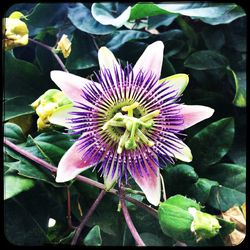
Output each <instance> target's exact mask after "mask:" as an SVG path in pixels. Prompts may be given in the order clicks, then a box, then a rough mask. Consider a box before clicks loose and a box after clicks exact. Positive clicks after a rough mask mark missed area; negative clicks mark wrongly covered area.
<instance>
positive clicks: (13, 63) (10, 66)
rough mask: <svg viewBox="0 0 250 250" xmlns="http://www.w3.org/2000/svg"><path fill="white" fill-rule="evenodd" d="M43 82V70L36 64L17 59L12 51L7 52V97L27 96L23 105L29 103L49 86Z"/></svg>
mask: <svg viewBox="0 0 250 250" xmlns="http://www.w3.org/2000/svg"><path fill="white" fill-rule="evenodd" d="M42 83H43V81H42V75H41V72H40V71H39V70H38V68H37V67H36V66H35V65H34V64H32V63H30V62H27V61H24V60H20V59H16V58H15V57H14V55H13V54H12V53H11V52H6V53H5V97H6V98H11V97H17V96H22V95H23V96H27V97H26V103H24V102H23V105H29V104H30V102H31V100H32V99H31V98H32V97H33V98H34V97H36V96H39V94H40V95H41V94H42V93H43V90H45V89H46V87H47V86H48V85H46V84H42Z"/></svg>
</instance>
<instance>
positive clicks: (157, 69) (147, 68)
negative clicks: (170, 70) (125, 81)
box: [133, 41, 164, 78]
mask: <svg viewBox="0 0 250 250" xmlns="http://www.w3.org/2000/svg"><path fill="white" fill-rule="evenodd" d="M163 50H164V44H163V42H162V41H156V42H154V43H152V44H150V45H148V47H147V48H146V49H145V51H144V52H143V53H142V55H141V57H140V58H139V59H138V61H137V62H136V64H135V66H134V68H133V72H134V74H135V75H137V74H138V73H139V72H140V70H142V71H143V72H148V73H150V72H152V73H153V74H154V75H155V76H156V77H158V78H160V75H161V68H162V62H163Z"/></svg>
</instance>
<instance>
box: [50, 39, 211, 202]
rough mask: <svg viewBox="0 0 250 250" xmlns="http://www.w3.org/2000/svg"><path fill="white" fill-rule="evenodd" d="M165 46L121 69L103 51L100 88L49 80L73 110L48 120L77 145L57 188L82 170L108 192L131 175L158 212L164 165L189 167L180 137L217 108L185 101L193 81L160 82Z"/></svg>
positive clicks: (64, 76) (58, 75)
mask: <svg viewBox="0 0 250 250" xmlns="http://www.w3.org/2000/svg"><path fill="white" fill-rule="evenodd" d="M163 49H164V45H163V43H162V42H161V41H157V42H154V43H152V44H151V45H149V46H148V47H147V48H146V50H145V51H144V53H143V54H142V56H141V57H140V58H139V60H138V61H137V63H136V64H135V66H134V67H132V66H131V65H129V64H128V65H127V66H126V67H125V68H124V69H123V68H122V67H121V65H120V64H119V63H118V62H117V60H116V59H115V57H114V55H113V54H112V52H111V51H110V50H109V49H107V48H106V47H102V48H100V50H99V52H98V59H99V65H100V72H99V74H96V79H97V82H95V81H93V80H87V79H84V78H81V77H78V76H75V75H73V74H70V73H66V72H63V71H52V72H51V78H52V80H53V81H54V82H55V83H56V84H57V86H58V87H59V88H60V89H61V90H62V91H63V92H64V94H65V95H66V96H67V97H68V98H70V99H71V100H72V101H73V103H74V106H72V105H68V106H65V107H63V108H61V109H60V108H59V109H58V110H57V112H55V113H54V114H53V115H52V117H50V122H52V123H56V124H59V125H63V126H65V127H67V128H69V130H70V132H71V133H73V134H79V135H80V137H79V139H78V140H77V141H76V142H75V143H74V144H73V146H72V147H71V148H70V149H69V150H68V151H67V152H66V153H65V154H64V156H63V157H62V159H61V161H60V163H59V165H58V170H57V177H56V181H57V182H66V181H69V180H71V179H73V178H75V177H76V176H77V175H78V174H79V173H81V172H82V171H84V170H86V169H88V168H91V167H95V168H96V167H98V171H100V172H101V174H102V175H103V177H104V184H105V186H106V189H107V190H109V189H110V188H111V187H112V186H113V185H114V184H115V183H116V182H118V183H120V181H121V179H122V178H124V179H125V180H126V181H127V179H128V176H129V174H130V175H131V176H132V177H133V178H134V180H135V182H136V183H137V184H138V185H139V186H140V188H141V189H142V190H143V192H144V193H145V195H146V198H147V200H148V201H149V202H150V203H151V204H153V205H155V206H157V205H158V204H159V202H160V196H161V183H160V171H159V160H161V161H163V162H165V163H172V164H173V163H174V160H175V159H179V160H181V161H185V162H190V161H192V154H191V151H190V149H189V148H188V146H187V145H186V144H184V143H183V141H182V140H181V139H180V136H182V133H181V131H182V130H184V129H186V128H188V127H190V126H192V125H194V124H196V123H198V122H200V121H202V120H204V119H207V118H209V117H210V116H212V114H213V112H214V110H213V109H211V108H209V107H205V106H199V105H184V104H181V103H180V95H181V94H182V92H183V91H184V89H185V88H186V86H187V84H188V75H186V74H176V75H173V76H170V77H167V78H164V79H162V80H159V78H160V73H161V67H162V60H163Z"/></svg>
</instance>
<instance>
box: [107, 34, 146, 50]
mask: <svg viewBox="0 0 250 250" xmlns="http://www.w3.org/2000/svg"><path fill="white" fill-rule="evenodd" d="M149 36H150V35H149V34H148V33H146V32H143V31H137V30H118V31H116V32H114V34H113V36H112V38H111V40H110V41H108V43H107V44H106V45H105V46H106V47H108V48H109V49H110V50H112V51H113V50H116V49H118V48H119V47H121V46H122V45H123V44H124V43H126V42H129V41H131V40H139V39H146V38H148V37H149Z"/></svg>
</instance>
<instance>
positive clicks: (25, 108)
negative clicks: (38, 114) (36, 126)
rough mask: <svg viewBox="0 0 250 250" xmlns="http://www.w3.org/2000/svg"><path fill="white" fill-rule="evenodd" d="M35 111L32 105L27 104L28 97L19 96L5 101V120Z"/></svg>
mask: <svg viewBox="0 0 250 250" xmlns="http://www.w3.org/2000/svg"><path fill="white" fill-rule="evenodd" d="M30 101H32V100H31V98H30ZM34 112H35V111H34V110H33V109H32V107H31V106H29V105H27V97H24V96H17V97H14V98H11V99H8V100H7V101H5V102H4V121H8V120H10V119H12V118H15V117H18V116H22V115H27V114H33V113H34Z"/></svg>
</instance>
